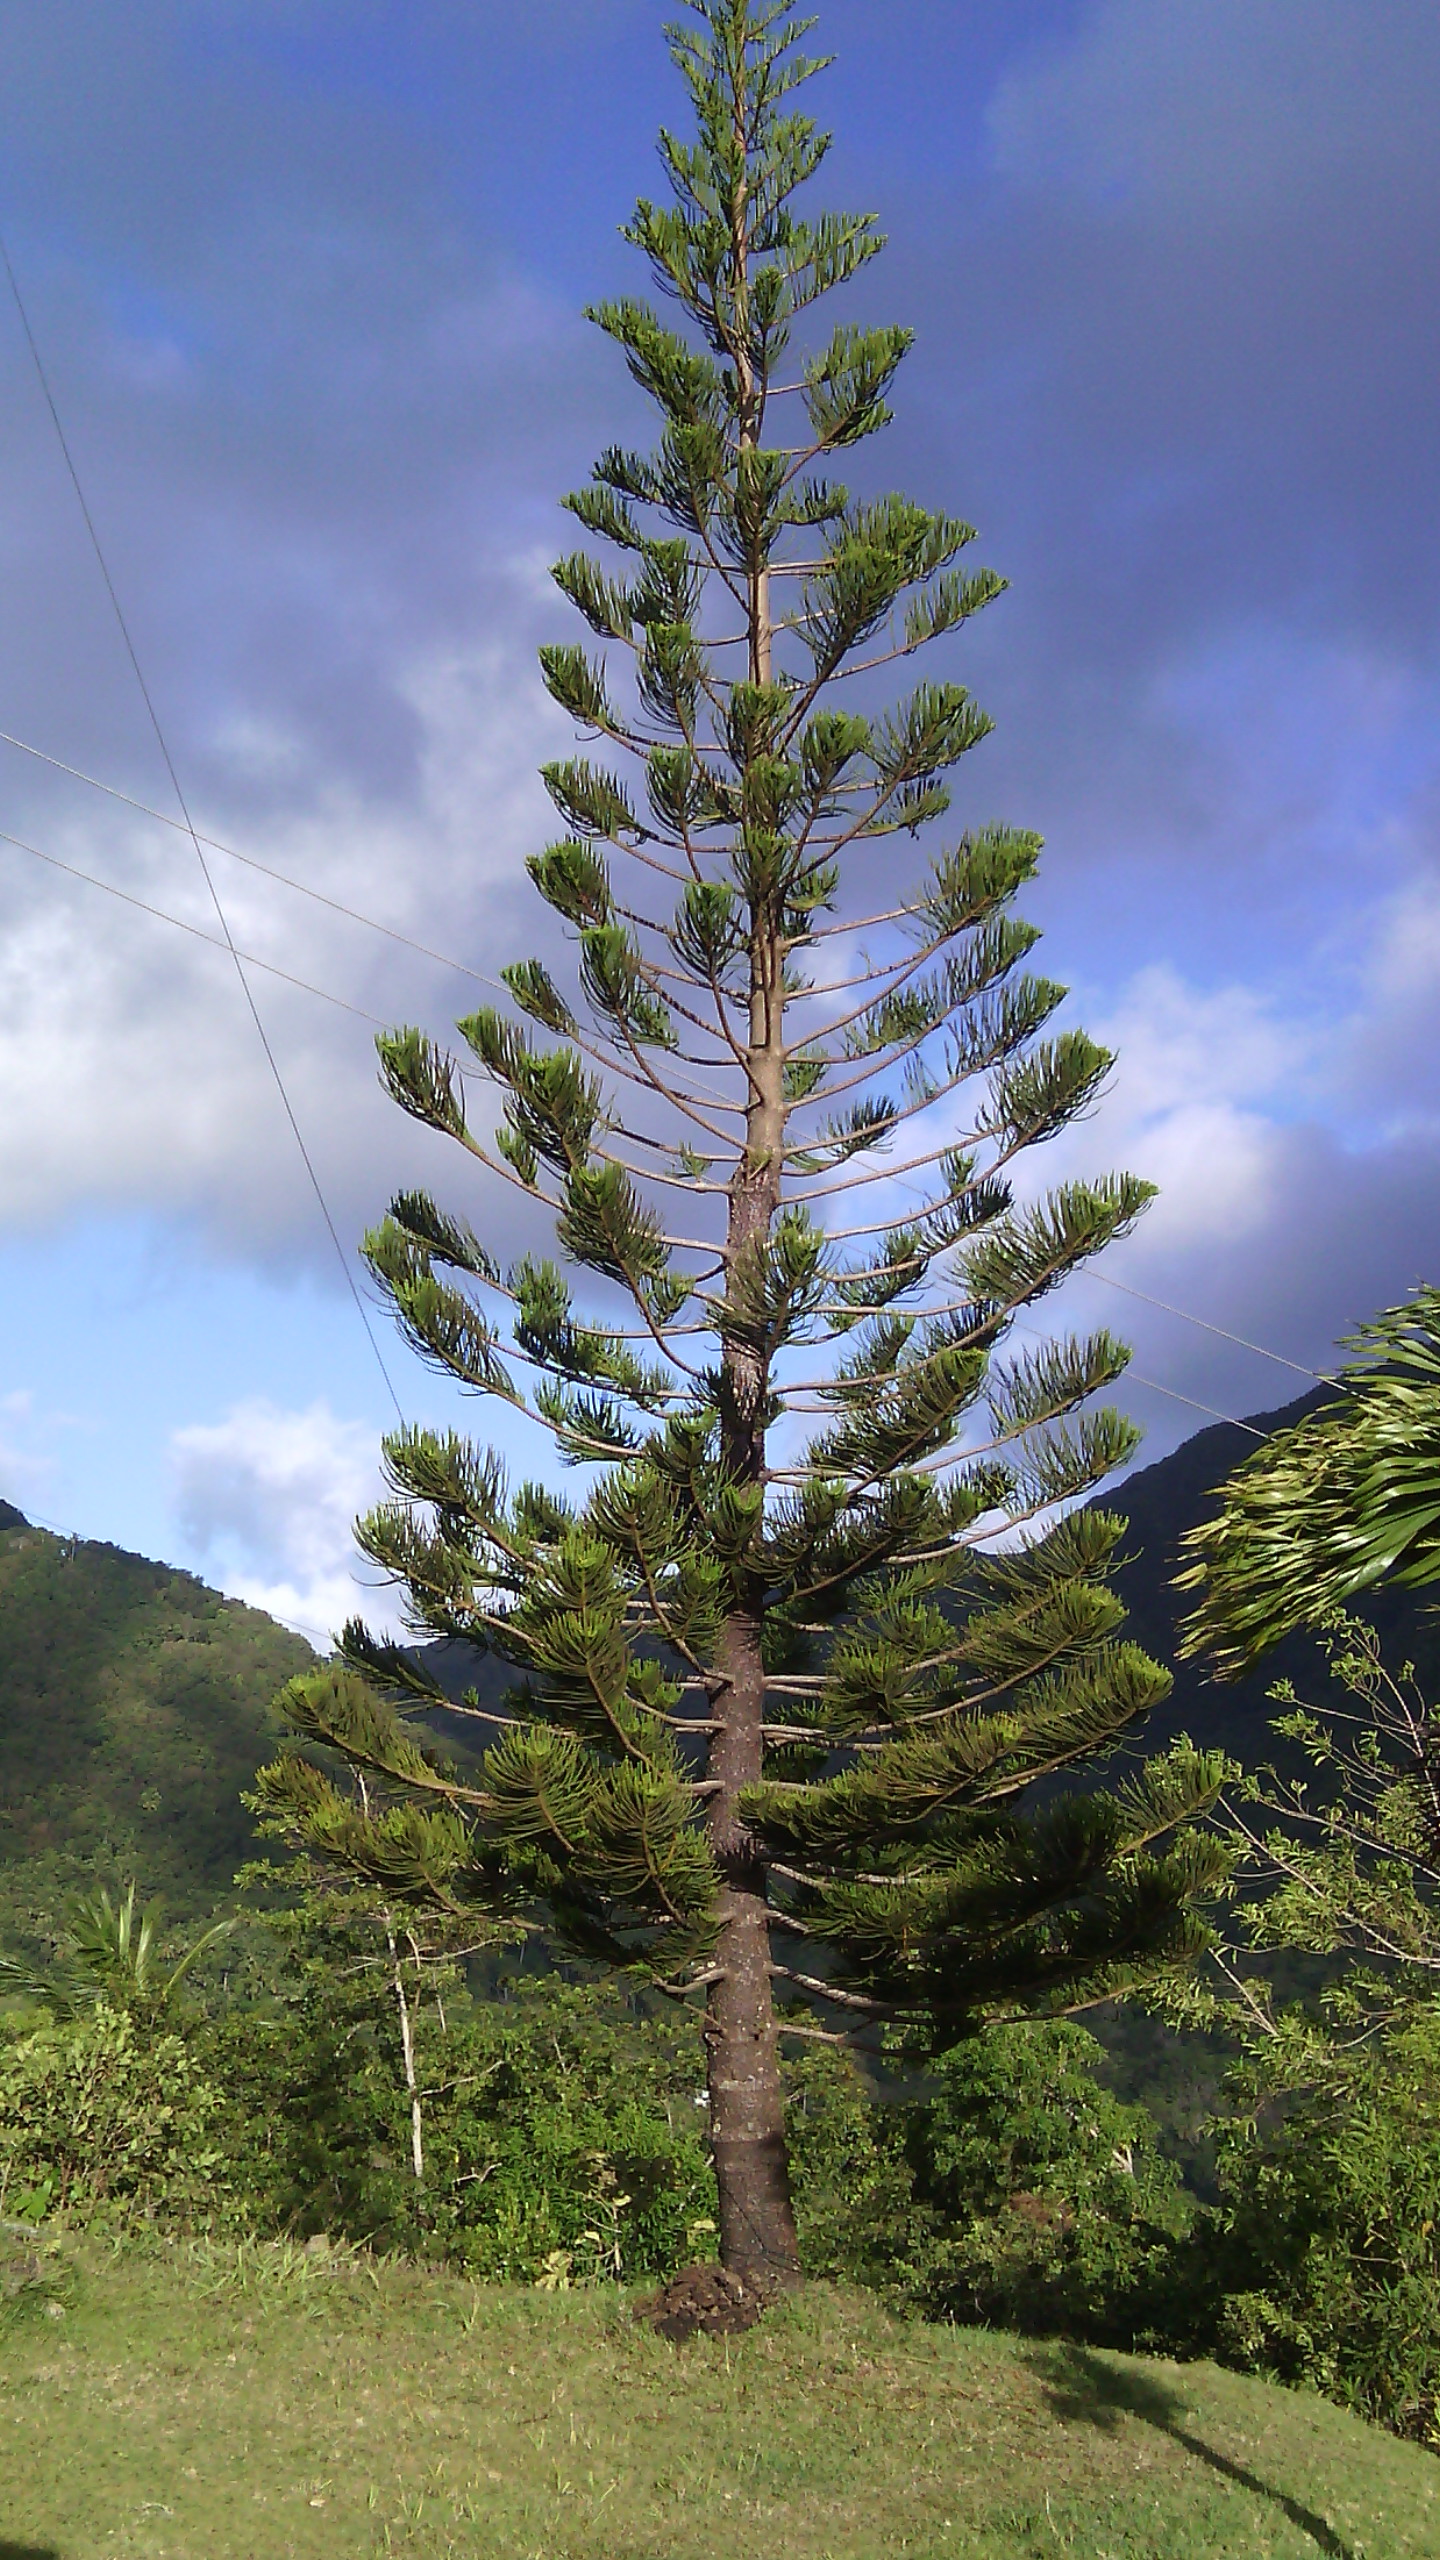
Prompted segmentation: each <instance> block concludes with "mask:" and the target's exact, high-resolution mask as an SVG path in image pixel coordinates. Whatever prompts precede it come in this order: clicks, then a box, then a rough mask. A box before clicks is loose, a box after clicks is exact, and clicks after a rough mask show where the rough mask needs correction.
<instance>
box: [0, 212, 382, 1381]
mask: <svg viewBox="0 0 1440 2560" xmlns="http://www.w3.org/2000/svg"><path fill="white" fill-rule="evenodd" d="M0 261H3V264H4V268H5V274H6V277H7V279H8V281H9V285H10V291H11V295H12V297H13V299H14V303H15V309H16V311H17V313H18V315H19V319H20V326H21V329H22V330H23V332H24V336H25V343H26V345H27V347H28V348H29V350H30V356H31V361H32V363H33V364H34V367H35V373H36V378H37V380H38V381H39V384H40V390H41V394H42V396H43V398H44V402H45V406H46V408H47V410H48V411H49V415H50V422H51V425H52V426H53V427H54V430H55V435H56V440H57V442H58V444H59V447H60V451H61V453H62V455H63V456H64V460H65V468H66V471H67V472H68V474H69V477H70V485H71V487H72V488H73V490H74V492H75V497H76V501H77V503H78V505H79V508H80V513H81V515H82V517H83V518H84V522H85V530H86V532H87V533H88V535H89V537H90V544H91V548H92V550H93V551H94V554H95V559H96V563H97V565H98V567H99V570H100V575H101V578H102V580H103V581H104V585H105V592H106V594H107V595H108V597H109V599H110V603H111V606H112V609H113V611H114V615H115V620H116V623H117V624H118V626H119V631H120V637H121V639H122V641H123V642H124V646H125V654H126V656H127V657H128V659H129V661H130V666H131V669H132V672H133V674H134V677H135V681H136V684H137V685H138V686H139V688H140V698H141V700H142V701H143V703H144V705H145V709H146V712H147V714H148V715H149V720H150V726H151V728H152V730H153V731H154V733H155V743H156V745H157V746H158V748H159V750H160V755H161V759H162V761H163V763H164V766H165V770H166V773H167V774H168V776H169V778H170V787H171V789H172V790H173V792H174V794H175V803H176V806H177V808H178V809H179V811H180V815H181V818H182V819H183V821H184V827H185V832H186V833H187V834H188V836H189V838H190V842H191V844H192V846H193V847H194V851H195V859H196V861H197V862H198V863H199V865H200V870H201V874H202V876H203V878H204V881H205V886H206V889H207V890H208V892H209V895H210V901H211V904H212V906H213V907H214V909H215V915H216V920H217V922H218V923H219V926H220V930H221V933H222V934H223V936H224V947H225V948H226V950H227V951H228V952H229V954H230V958H231V960H232V961H233V963H234V966H235V974H236V976H237V978H238V979H239V981H240V988H241V993H242V994H243V996H244V999H245V1003H246V1007H247V1009H248V1011H249V1014H250V1019H251V1021H252V1022H253V1023H254V1025H255V1031H256V1036H257V1038H258V1039H259V1042H260V1046H261V1048H262V1049H263V1050H264V1053H265V1060H266V1064H267V1066H268V1067H269V1070H270V1073H271V1076H272V1077H273V1079H274V1083H275V1090H276V1092H277V1093H278V1094H279V1097H280V1103H281V1107H282V1109H283V1111H284V1113H285V1117H286V1119H287V1120H288V1122H289V1124H290V1131H291V1135H292V1136H293V1138H294V1140H295V1144H296V1147H297V1148H298V1150H299V1153H300V1159H301V1162H302V1163H303V1165H304V1167H305V1171H306V1173H307V1175H308V1176H309V1180H310V1187H311V1189H312V1191H313V1192H314V1194H315V1198H316V1202H317V1204H318V1206H319V1210H320V1215H321V1217H322V1218H323V1220H324V1222H325V1226H326V1228H327V1230H328V1232H329V1236H330V1241H331V1243H332V1244H333V1246H334V1248H335V1256H336V1260H337V1261H338V1262H339V1265H340V1268H341V1270H342V1272H343V1273H344V1275H345V1285H346V1287H347V1288H348V1290H349V1292H350V1295H351V1298H352V1299H353V1300H354V1304H355V1311H356V1314H357V1315H358V1316H359V1318H360V1322H361V1324H362V1325H363V1327H364V1330H365V1338H366V1341H367V1342H368V1343H369V1345H370V1349H371V1351H372V1353H373V1355H374V1359H375V1365H376V1367H377V1368H378V1370H379V1372H380V1375H381V1377H382V1379H383V1380H384V1383H385V1391H386V1393H387V1395H388V1396H389V1398H390V1401H391V1403H392V1404H393V1406H394V1408H395V1412H396V1416H397V1418H398V1419H399V1420H400V1421H401V1422H402V1423H403V1421H404V1419H405V1415H404V1408H403V1407H402V1405H401V1402H400V1398H399V1396H398V1394H397V1393H396V1390H395V1384H394V1381H393V1379H392V1378H391V1375H390V1372H389V1369H388V1368H387V1367H386V1364H385V1355H384V1353H383V1352H382V1350H381V1348H380V1344H379V1341H378V1339H377V1338H376V1334H375V1329H374V1326H373V1325H372V1324H371V1322H370V1316H369V1311H368V1309H367V1307H366V1305H365V1301H364V1299H363V1298H362V1296H361V1294H360V1289H359V1284H358V1282H357V1281H356V1278H355V1274H354V1272H353V1271H352V1269H351V1267H350V1257H349V1255H348V1254H347V1253H346V1251H345V1247H344V1245H343V1244H342V1243H341V1241H340V1231H339V1229H338V1227H337V1226H336V1224H335V1220H334V1218H333V1217H332V1215H331V1212H330V1204H329V1202H328V1200H327V1199H326V1197H325V1192H324V1189H323V1187H322V1184H321V1181H320V1176H319V1174H318V1172H317V1171H316V1168H315V1162H314V1159H313V1157H312V1156H311V1153H310V1149H309V1147H308V1146H307V1145H306V1143H305V1137H304V1133H303V1131H302V1129H301V1127H300V1122H299V1120H298V1118H297V1117H296V1113H295V1106H294V1104H293V1102H292V1101H291V1099H290V1094H289V1090H288V1088H287V1086H286V1083H285V1078H284V1076H283V1074H282V1073H281V1070H280V1062H279V1060H278V1058H277V1057H276V1055H275V1051H274V1049H273V1047H272V1046H271V1042H270V1036H269V1033H268V1032H267V1031H266V1028H265V1024H264V1021H263V1018H262V1016H261V1013H260V1008H259V1006H258V1004H257V1003H256V1001H255V994H254V990H253V988H252V987H251V984H250V981H249V979H248V977H247V976H246V974H245V962H244V960H243V958H242V956H241V954H240V951H239V949H238V948H237V945H236V942H235V937H234V935H233V934H232V932H231V930H230V921H229V918H228V916H227V915H226V913H225V908H224V905H223V903H222V901H221V897H220V893H219V890H218V889H217V888H216V886H215V881H214V878H213V875H212V873H211V870H210V866H209V864H208V862H207V861H206V859H205V854H204V851H203V849H202V846H201V843H200V838H199V836H198V835H197V833H196V831H195V821H194V819H193V818H192V817H191V815H190V806H189V803H188V801H187V800H186V797H185V794H184V791H183V790H182V788H181V784H180V776H179V774H178V772H177V771H176V768H175V760H174V757H173V756H172V755H171V753H170V747H169V742H168V740H167V739H166V736H165V731H164V729H163V727H162V725H161V721H160V715H159V712H158V711H157V710H156V707H155V701H154V697H153V695H152V694H151V691H150V687H149V685H148V683H147V682H146V679H145V670H144V668H143V667H142V666H141V664H140V658H139V653H138V651H137V649H136V647H135V642H134V640H133V638H132V636H131V632H130V625H129V623H128V621H127V620H126V616H125V609H124V607H123V605H122V604H121V602H120V597H119V593H118V591H117V589H116V585H115V581H114V579H113V578H112V576H111V574H110V564H109V562H108V560H107V559H106V556H105V547H104V544H103V543H102V542H101V540H100V533H99V528H98V527H97V525H96V522H95V518H94V516H93V514H92V513H91V510H90V503H89V500H88V499H87V497H86V495H85V488H84V484H83V482H82V480H81V478H80V473H79V470H78V468H77V466H76V462H75V457H74V454H73V453H72V452H71V449H70V442H69V438H68V437H67V435H66V433H65V428H64V424H63V421H62V419H61V416H60V411H59V407H58V405H57V403H56V399H55V394H54V392H53V391H52V389H51V387H50V377H49V375H48V374H47V372H46V370H45V365H44V361H43V359H42V357H41V354H40V348H39V344H38V342H37V340H36V336H35V332H34V330H33V328H32V327H31V325H30V314H29V312H28V311H27V309H26V307H25V297H24V295H23V294H22V293H21V290H20V279H19V277H18V276H17V275H16V272H15V267H14V262H13V260H12V259H11V256H10V247H9V243H8V241H7V240H6V238H5V236H4V234H3V232H0Z"/></svg>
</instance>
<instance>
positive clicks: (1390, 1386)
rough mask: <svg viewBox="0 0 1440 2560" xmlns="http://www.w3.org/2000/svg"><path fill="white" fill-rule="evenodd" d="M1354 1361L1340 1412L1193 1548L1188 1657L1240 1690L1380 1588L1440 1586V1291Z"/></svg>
mask: <svg viewBox="0 0 1440 2560" xmlns="http://www.w3.org/2000/svg"><path fill="white" fill-rule="evenodd" d="M1350 1347H1351V1348H1352V1349H1353V1350H1355V1351H1356V1352H1358V1353H1359V1354H1360V1355H1361V1356H1360V1358H1359V1359H1357V1360H1355V1361H1352V1362H1350V1363H1349V1365H1348V1366H1347V1367H1346V1368H1345V1369H1344V1370H1342V1371H1341V1373H1340V1378H1339V1384H1340V1385H1341V1387H1342V1388H1343V1390H1344V1392H1343V1393H1342V1395H1341V1396H1340V1397H1339V1399H1338V1400H1337V1402H1336V1403H1334V1404H1327V1405H1322V1406H1321V1407H1320V1408H1319V1410H1318V1411H1317V1412H1315V1413H1311V1414H1307V1415H1306V1417H1305V1419H1304V1420H1303V1421H1302V1422H1297V1423H1295V1424H1294V1425H1293V1426H1292V1427H1291V1428H1290V1429H1289V1430H1288V1431H1278V1432H1276V1434H1275V1436H1274V1438H1273V1439H1272V1440H1268V1441H1267V1442H1266V1444H1265V1446H1264V1448H1263V1449H1259V1450H1257V1452H1256V1454H1255V1456H1254V1457H1253V1458H1250V1459H1248V1460H1247V1461H1246V1463H1245V1464H1244V1466H1242V1467H1237V1469H1236V1471H1235V1473H1234V1474H1233V1475H1232V1476H1231V1477H1230V1478H1229V1479H1228V1480H1227V1482H1226V1485H1225V1488H1224V1500H1223V1502H1222V1505H1221V1508H1220V1510H1219V1512H1218V1513H1217V1514H1216V1516H1215V1518H1214V1519H1213V1520H1207V1521H1205V1522H1203V1523H1202V1525H1201V1526H1200V1527H1199V1528H1198V1529H1192V1530H1191V1531H1190V1532H1189V1533H1188V1535H1187V1537H1186V1539H1185V1545H1186V1546H1187V1548H1188V1549H1189V1550H1190V1553H1191V1556H1192V1557H1193V1559H1194V1560H1193V1562H1192V1563H1190V1564H1188V1565H1187V1566H1186V1568H1185V1570H1184V1572H1183V1573H1181V1574H1180V1575H1179V1577H1178V1583H1179V1587H1180V1588H1181V1589H1182V1590H1190V1591H1197V1592H1199V1593H1201V1594H1202V1595H1203V1596H1202V1597H1201V1600H1200V1602H1199V1605H1198V1607H1197V1608H1196V1609H1195V1610H1194V1611H1193V1613H1192V1615H1191V1616H1190V1618H1189V1620H1188V1621H1187V1624H1186V1629H1185V1636H1184V1642H1183V1646H1182V1650H1183V1651H1184V1652H1186V1653H1188V1654H1191V1655H1194V1654H1201V1653H1208V1654H1210V1655H1212V1656H1213V1657H1214V1660H1215V1662H1216V1665H1217V1667H1218V1669H1219V1670H1220V1672H1221V1673H1222V1675H1224V1676H1226V1677H1229V1678H1231V1679H1236V1678H1238V1677H1239V1676H1240V1675H1241V1673H1243V1672H1245V1671H1248V1670H1249V1669H1250V1667H1251V1665H1252V1664H1253V1663H1254V1662H1256V1661H1257V1660H1258V1658H1259V1656H1260V1655H1261V1654H1262V1653H1264V1652H1266V1651H1267V1650H1268V1648H1269V1647H1270V1646H1271V1645H1272V1644H1275V1643H1278V1641H1279V1639H1280V1638H1281V1637H1282V1636H1286V1635H1292V1634H1293V1633H1294V1632H1295V1631H1296V1629H1297V1628H1301V1627H1308V1628H1320V1627H1323V1626H1326V1625H1328V1624H1329V1623H1330V1622H1331V1621H1332V1620H1333V1619H1334V1617H1335V1614H1336V1612H1337V1611H1338V1610H1341V1609H1343V1608H1344V1607H1345V1606H1346V1604H1347V1603H1348V1602H1349V1601H1351V1600H1353V1599H1354V1598H1355V1596H1356V1594H1357V1593H1359V1592H1361V1591H1369V1590H1372V1589H1373V1588H1374V1587H1375V1585H1376V1584H1377V1583H1380V1582H1395V1583H1400V1584H1404V1585H1408V1586H1412V1587H1413V1586H1415V1585H1419V1584H1424V1583H1428V1582H1436V1581H1440V1289H1420V1290H1418V1291H1417V1292H1416V1294H1415V1296H1414V1297H1413V1298H1411V1299H1409V1300H1408V1301H1407V1302H1406V1304H1405V1305H1403V1306H1398V1307H1387V1308H1386V1309H1385V1311H1384V1313H1383V1314H1381V1315H1378V1316H1376V1317H1375V1318H1374V1319H1373V1321H1372V1322H1371V1323H1369V1324H1366V1325H1362V1326H1361V1327H1360V1329H1359V1331H1358V1332H1357V1333H1356V1334H1355V1335H1354V1336H1353V1337H1352V1339H1351V1344H1350Z"/></svg>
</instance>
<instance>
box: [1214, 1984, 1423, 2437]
mask: <svg viewBox="0 0 1440 2560" xmlns="http://www.w3.org/2000/svg"><path fill="white" fill-rule="evenodd" d="M1218 2174H1219V2183H1220V2193H1221V2213H1220V2215H1219V2216H1218V2217H1216V2218H1215V2221H1214V2222H1213V2224H1211V2225H1210V2226H1209V2228H1208V2231H1207V2239H1208V2253H1207V2254H1208V2265H1206V2264H1202V2263H1200V2262H1198V2261H1196V2262H1194V2263H1192V2266H1191V2270H1190V2277H1191V2281H1190V2285H1189V2288H1188V2291H1189V2299H1190V2301H1191V2303H1192V2305H1194V2306H1196V2307H1197V2308H1198V2307H1201V2306H1203V2309H1202V2316H1201V2323H1200V2326H1199V2329H1198V2331H1197V2333H1196V2341H1195V2342H1196V2343H1198V2344H1200V2345H1201V2346H1203V2347H1204V2348H1206V2349H1207V2350H1208V2351H1209V2352H1211V2353H1214V2354H1217V2355H1219V2356H1220V2357H1222V2358H1223V2359H1224V2361H1225V2362H1227V2363H1231V2364H1239V2365H1242V2366H1243V2367H1245V2368H1247V2369H1248V2370H1250V2371H1252V2372H1262V2373H1267V2374H1274V2375H1278V2376H1279V2377H1280V2379H1282V2380H1284V2381H1287V2382H1308V2383H1311V2384H1313V2385H1314V2386H1315V2388H1316V2389H1317V2390H1320V2391H1323V2392H1325V2393H1326V2394H1327V2396H1328V2397H1329V2398H1331V2399H1333V2400H1340V2401H1342V2402H1344V2403H1345V2404H1346V2405H1347V2406H1348V2407H1350V2408H1354V2409H1358V2410H1360V2411H1362V2412H1363V2413H1364V2415H1365V2416H1367V2417H1370V2418H1375V2419H1378V2420H1380V2422H1381V2423H1382V2424H1383V2425H1385V2426H1389V2427H1393V2428H1394V2429H1395V2430H1396V2431H1397V2433H1399V2434H1402V2435H1411V2436H1416V2437H1418V2438H1420V2439H1421V2441H1423V2442H1428V2443H1431V2444H1435V2445H1437V2446H1440V2016H1437V2015H1436V2014H1434V2013H1433V2012H1432V2013H1431V2014H1430V2015H1429V2016H1423V2017H1417V2018H1413V2019H1412V2020H1411V2021H1410V2022H1409V2023H1407V2024H1406V2025H1405V2026H1403V2027H1401V2028H1400V2029H1398V2030H1397V2031H1396V2032H1395V2033H1394V2034H1393V2035H1391V2036H1389V2037H1387V2038H1386V2039H1384V2040H1383V2041H1382V2042H1379V2043H1377V2044H1376V2045H1374V2046H1373V2047H1371V2048H1369V2049H1368V2050H1367V2051H1366V2052H1365V2053H1364V2054H1363V2056H1362V2057H1361V2058H1359V2059H1358V2060H1354V2061H1352V2062H1351V2064H1350V2066H1349V2067H1348V2068H1347V2069H1346V2070H1344V2071H1343V2073H1340V2074H1338V2075H1337V2076H1336V2077H1335V2078H1334V2079H1333V2080H1332V2081H1331V2082H1330V2083H1329V2084H1328V2085H1327V2086H1325V2087H1322V2088H1318V2089H1315V2090H1312V2091H1310V2092H1308V2093H1307V2094H1306V2095H1304V2096H1303V2097H1301V2098H1299V2099H1296V2100H1294V2101H1292V2102H1291V2103H1290V2104H1289V2106H1288V2107H1287V2108H1286V2110H1285V2111H1284V2113H1283V2114H1282V2115H1281V2116H1280V2117H1279V2119H1278V2121H1271V2122H1269V2123H1268V2124H1267V2123H1266V2122H1265V2121H1264V2119H1263V2118H1262V2120H1261V2121H1260V2123H1259V2124H1258V2125H1257V2124H1256V2123H1254V2122H1242V2123H1236V2124H1232V2125H1229V2126H1227V2127H1225V2128H1223V2129H1222V2130H1221V2133H1220V2136H1219V2141H1218Z"/></svg>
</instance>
